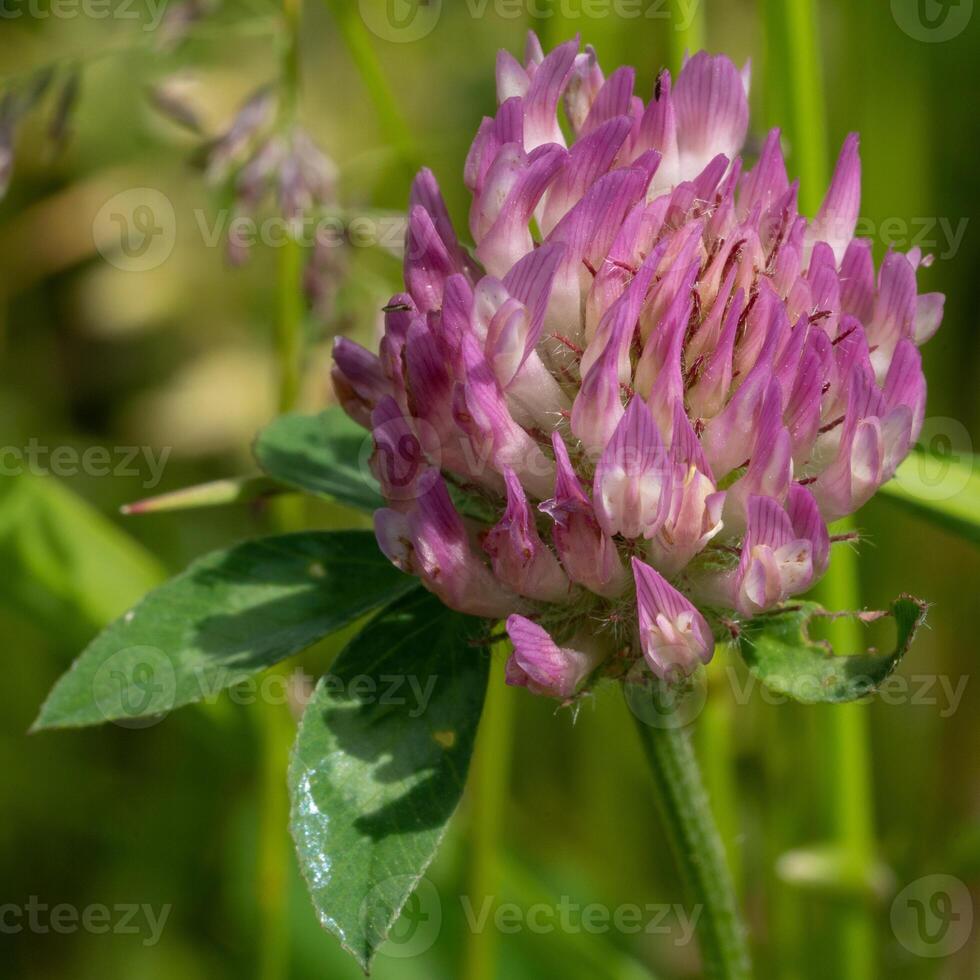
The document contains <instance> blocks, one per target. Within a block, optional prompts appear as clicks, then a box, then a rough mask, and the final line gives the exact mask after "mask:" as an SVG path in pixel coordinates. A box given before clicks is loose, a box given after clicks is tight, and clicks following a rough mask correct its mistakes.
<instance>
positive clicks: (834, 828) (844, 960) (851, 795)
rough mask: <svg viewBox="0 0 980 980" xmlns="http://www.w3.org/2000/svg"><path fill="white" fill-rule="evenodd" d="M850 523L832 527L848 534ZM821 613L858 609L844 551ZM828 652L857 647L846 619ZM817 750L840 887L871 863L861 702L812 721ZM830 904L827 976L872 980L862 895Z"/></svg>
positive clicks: (864, 873)
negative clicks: (831, 957)
mask: <svg viewBox="0 0 980 980" xmlns="http://www.w3.org/2000/svg"><path fill="white" fill-rule="evenodd" d="M853 528H854V525H853V522H852V521H851V520H846V521H841V522H839V523H838V524H836V525H835V526H834V528H833V531H834V533H836V534H842V533H846V532H847V531H851V530H853ZM818 595H819V597H820V599H821V600H822V601H823V603H824V605H825V606H827V608H829V609H834V610H838V609H857V608H860V605H861V599H860V587H859V582H858V568H857V556H856V554H855V552H854V551H853V550H852V549H851V548H850V547H849V546H847V545H843V546H838V547H837V548H836V550H835V553H834V557H833V561H832V562H831V567H830V571H829V572H828V573H827V576H826V578H825V579H824V581H823V582H822V583H821V585H820V588H819V589H818ZM829 638H830V641H831V643H832V644H833V647H834V649H835V650H837V651H839V652H844V653H849V652H853V651H855V650H860V649H862V647H863V645H864V644H863V637H862V635H861V627H860V626H859V625H858V623H857V620H855V619H854V618H853V617H851V616H845V617H841V618H840V619H837V620H834V621H832V623H831V624H830V637H829ZM819 723H820V727H821V743H822V744H821V747H820V751H821V752H822V754H823V757H824V771H825V783H824V787H823V790H824V792H823V798H824V800H825V801H826V806H827V810H826V815H825V819H826V825H827V829H828V832H829V834H830V837H831V840H832V842H833V844H834V846H835V849H836V850H838V851H839V853H840V855H841V857H842V859H843V860H842V864H841V870H842V878H843V879H844V880H845V881H864V882H866V881H868V880H870V878H871V873H872V867H873V864H874V861H875V856H874V855H875V839H874V838H875V834H874V816H873V801H872V798H871V788H872V785H873V776H872V763H871V749H870V732H869V730H868V716H867V710H866V707H865V706H864V705H861V704H842V705H832V706H828V708H827V709H826V710H824V711H822V712H821V716H819ZM828 901H829V902H830V904H831V912H832V916H831V917H832V923H833V929H834V939H835V942H834V951H835V953H836V964H835V965H836V970H835V976H837V977H840V980H870V978H872V977H874V976H876V975H877V973H876V962H875V936H874V917H873V914H872V908H871V901H870V897H869V896H867V895H864V894H861V893H857V894H855V893H853V892H851V893H847V894H843V895H840V896H837V897H832V898H830V899H828Z"/></svg>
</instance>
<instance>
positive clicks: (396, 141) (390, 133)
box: [324, 0, 419, 176]
mask: <svg viewBox="0 0 980 980" xmlns="http://www.w3.org/2000/svg"><path fill="white" fill-rule="evenodd" d="M324 3H325V4H326V5H327V9H328V10H329V11H330V13H331V14H332V15H333V18H334V21H335V22H336V24H337V28H338V30H339V31H340V34H341V36H342V37H343V39H344V43H345V44H346V45H347V50H348V52H349V53H350V56H351V59H352V60H353V62H354V65H355V67H356V68H357V70H358V72H359V73H360V76H361V80H362V81H363V82H364V86H365V88H366V89H367V93H368V97H369V98H370V99H371V102H372V103H373V104H374V110H375V112H376V113H377V114H378V120H379V122H380V123H381V128H382V132H383V133H384V137H385V142H386V143H387V144H389V145H391V146H393V147H394V148H395V150H396V151H397V153H398V157H399V160H400V162H401V164H402V166H403V168H404V169H405V170H406V172H407V173H408V174H409V176H414V174H415V171H416V170H417V169H418V167H419V155H418V151H417V149H416V147H415V138H414V137H413V135H412V131H411V129H410V128H409V125H408V123H407V122H406V120H405V117H404V115H403V114H402V111H401V108H400V107H399V105H398V100H397V99H396V98H395V94H394V92H393V91H392V89H391V86H390V85H389V84H388V80H387V79H386V78H385V74H384V71H383V70H382V68H381V62H380V61H379V60H378V56H377V54H376V53H375V50H374V45H373V42H372V40H371V35H370V34H369V33H368V30H367V28H366V27H365V25H364V20H363V19H362V17H361V15H360V13H359V11H358V5H357V4H356V3H352V2H351V0H324Z"/></svg>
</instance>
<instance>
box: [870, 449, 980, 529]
mask: <svg viewBox="0 0 980 980" xmlns="http://www.w3.org/2000/svg"><path fill="white" fill-rule="evenodd" d="M881 493H882V494H883V495H884V496H886V497H887V498H888V499H889V500H894V501H895V502H896V503H897V504H900V505H901V506H902V507H905V508H907V509H908V510H911V511H913V512H914V513H915V514H917V515H918V516H919V517H922V518H924V519H925V520H928V521H932V522H933V523H934V524H938V525H940V526H941V527H943V528H945V529H946V530H948V531H952V532H953V533H954V534H958V535H960V536H961V537H963V538H966V539H967V540H968V541H972V542H973V543H974V544H976V545H980V471H978V470H977V464H976V457H975V456H973V454H972V453H961V454H959V455H956V456H952V455H950V456H938V455H935V454H932V453H926V452H922V451H921V450H913V452H912V453H911V454H910V455H909V457H908V458H907V459H906V460H905V462H903V463H902V465H901V466H899V468H898V472H897V473H896V474H895V477H894V479H892V480H890V481H889V482H888V483H886V484H885V485H884V486H883V487H882V488H881Z"/></svg>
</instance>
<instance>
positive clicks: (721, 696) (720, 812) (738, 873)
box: [696, 644, 742, 894]
mask: <svg viewBox="0 0 980 980" xmlns="http://www.w3.org/2000/svg"><path fill="white" fill-rule="evenodd" d="M730 660H731V650H730V647H729V646H728V644H718V649H717V650H716V651H715V656H714V659H713V660H712V661H711V663H710V664H709V665H708V668H707V678H708V680H707V683H708V695H707V699H706V700H705V703H704V709H703V710H702V711H701V714H700V716H699V717H698V727H697V733H696V742H697V749H698V755H699V757H700V759H701V771H702V772H703V774H704V786H705V789H706V790H707V793H708V799H709V800H710V802H711V807H712V809H713V811H714V814H715V820H716V821H717V824H718V831H719V833H720V834H721V839H722V841H723V843H724V845H725V854H726V857H727V862H728V867H729V868H730V869H731V874H732V881H733V882H734V884H735V891H736V894H739V893H740V892H741V885H740V883H741V879H742V869H741V849H740V847H739V845H738V843H737V841H738V836H739V819H738V792H737V788H736V782H735V759H734V739H735V717H734V712H733V710H732V709H733V707H734V705H733V700H732V697H731V685H729V684H728V683H726V682H727V675H726V671H727V669H728V667H729V664H730Z"/></svg>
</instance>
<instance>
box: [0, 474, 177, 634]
mask: <svg viewBox="0 0 980 980" xmlns="http://www.w3.org/2000/svg"><path fill="white" fill-rule="evenodd" d="M0 564H2V567H3V576H2V578H0V601H4V602H6V603H7V604H8V605H10V606H11V607H13V608H14V609H15V610H17V611H19V612H21V613H22V614H25V615H27V616H28V617H29V618H31V619H34V620H36V621H37V622H41V623H43V624H44V625H45V627H46V628H54V629H62V630H64V629H68V630H71V631H72V633H73V635H69V636H68V637H67V639H69V640H72V641H74V642H78V641H79V640H81V639H84V636H82V635H81V634H87V635H91V633H90V630H91V629H92V627H99V626H103V625H104V624H105V623H107V622H109V621H110V620H112V619H113V618H115V617H116V616H118V615H119V614H120V613H121V612H123V611H124V610H125V609H126V608H128V607H129V606H130V605H131V604H132V603H133V602H135V601H136V600H137V599H138V598H139V597H140V596H141V595H143V594H144V593H146V592H148V591H149V590H150V589H151V588H153V587H154V586H155V585H157V584H158V583H159V582H160V581H161V580H162V579H163V578H164V576H165V572H164V569H163V566H162V565H161V564H160V563H159V562H158V561H157V560H156V559H155V558H154V557H153V556H152V555H151V554H150V553H149V552H147V551H146V550H144V548H143V547H142V545H140V544H139V543H138V542H136V541H135V540H134V539H132V538H131V537H130V536H129V535H128V534H126V533H125V532H124V531H122V530H120V529H119V528H118V527H116V526H115V525H114V524H113V523H112V522H111V521H109V520H108V519H107V518H105V517H104V516H103V515H102V514H100V513H99V512H98V511H97V510H95V508H93V507H91V506H90V505H89V504H88V503H87V502H86V501H84V500H83V499H82V498H81V497H78V496H76V495H75V494H74V493H73V492H72V491H71V490H69V489H68V488H67V487H66V486H64V485H63V484H62V483H59V482H58V481H57V480H55V479H53V478H51V477H40V476H32V475H30V474H27V473H24V474H21V475H18V476H9V477H4V478H3V480H2V481H0Z"/></svg>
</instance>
